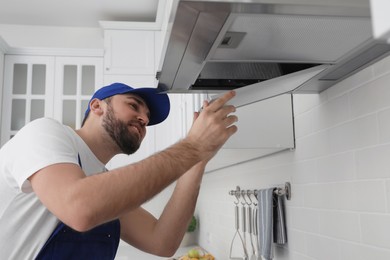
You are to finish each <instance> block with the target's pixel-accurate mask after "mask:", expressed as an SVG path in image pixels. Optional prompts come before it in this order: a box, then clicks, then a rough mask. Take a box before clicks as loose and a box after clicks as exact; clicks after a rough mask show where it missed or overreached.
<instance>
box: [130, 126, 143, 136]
mask: <svg viewBox="0 0 390 260" xmlns="http://www.w3.org/2000/svg"><path fill="white" fill-rule="evenodd" d="M130 127H131V128H133V129H135V130H136V131H137V133H138V135H139V136H140V137H141V136H142V129H141V127H140V126H138V125H135V124H131V125H130Z"/></svg>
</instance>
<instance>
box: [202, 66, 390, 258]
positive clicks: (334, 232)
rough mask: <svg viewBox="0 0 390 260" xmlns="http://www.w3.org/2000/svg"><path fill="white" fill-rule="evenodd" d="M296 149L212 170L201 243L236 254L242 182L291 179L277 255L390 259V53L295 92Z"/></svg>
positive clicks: (258, 184) (261, 184)
mask: <svg viewBox="0 0 390 260" xmlns="http://www.w3.org/2000/svg"><path fill="white" fill-rule="evenodd" d="M294 106H295V107H294V110H295V124H296V129H295V130H296V141H297V147H296V149H295V150H294V151H288V152H283V153H279V154H276V155H273V156H269V157H265V158H262V159H258V160H254V161H251V162H248V163H245V164H241V165H236V166H233V167H229V168H227V169H223V170H220V171H216V172H212V173H210V174H207V175H206V176H205V178H204V181H203V185H202V189H201V193H200V196H199V202H198V206H197V214H198V216H199V218H200V219H199V223H200V239H199V243H200V245H201V246H203V247H204V248H206V249H207V250H209V251H210V252H211V253H213V254H214V255H215V256H216V257H217V259H219V260H226V259H229V249H230V243H231V239H232V238H233V235H234V231H235V229H234V207H233V200H234V198H233V197H232V196H230V195H228V191H229V190H232V189H235V188H236V186H237V185H239V186H241V188H244V189H260V188H266V187H271V186H275V185H278V184H283V183H284V182H286V181H290V182H291V184H292V199H291V200H290V201H287V203H286V215H287V225H288V239H289V242H288V244H287V246H284V247H277V248H276V250H275V259H276V260H285V259H289V260H309V259H310V260H345V259H354V260H363V259H364V260H367V259H376V260H377V259H379V260H388V259H390V58H386V59H384V60H382V61H379V62H378V63H376V64H374V65H372V66H370V67H369V68H366V69H364V70H363V71H361V72H359V73H357V74H355V75H354V76H352V77H350V78H348V79H346V80H344V81H342V82H340V83H339V84H337V86H334V87H332V88H330V89H328V90H326V91H324V92H322V93H321V94H319V95H316V94H314V95H295V96H294Z"/></svg>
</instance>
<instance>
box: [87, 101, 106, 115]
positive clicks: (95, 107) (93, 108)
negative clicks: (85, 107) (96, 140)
mask: <svg viewBox="0 0 390 260" xmlns="http://www.w3.org/2000/svg"><path fill="white" fill-rule="evenodd" d="M102 102H103V101H101V100H100V99H97V98H94V99H93V100H92V101H91V103H90V104H89V106H90V107H89V109H90V112H92V113H94V114H97V115H99V116H100V115H102V114H103V107H102Z"/></svg>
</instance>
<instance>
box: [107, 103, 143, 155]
mask: <svg viewBox="0 0 390 260" xmlns="http://www.w3.org/2000/svg"><path fill="white" fill-rule="evenodd" d="M129 123H131V121H130V122H128V123H125V122H123V121H121V120H120V119H117V118H116V117H115V115H114V111H113V108H112V106H111V105H110V104H108V106H107V113H106V115H105V117H104V118H103V128H104V129H105V130H106V132H107V133H108V134H109V135H110V137H111V138H112V140H114V142H115V143H116V144H117V146H118V147H119V149H120V150H121V151H122V153H125V154H127V155H129V154H133V153H135V152H136V151H137V150H138V149H139V147H140V145H141V140H140V138H139V136H138V134H135V133H132V132H130V131H129V129H128V126H129ZM137 123H138V122H137Z"/></svg>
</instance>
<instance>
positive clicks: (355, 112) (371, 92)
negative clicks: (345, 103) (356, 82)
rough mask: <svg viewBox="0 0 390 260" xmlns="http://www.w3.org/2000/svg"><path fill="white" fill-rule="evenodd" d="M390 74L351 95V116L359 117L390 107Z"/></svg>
mask: <svg viewBox="0 0 390 260" xmlns="http://www.w3.org/2000/svg"><path fill="white" fill-rule="evenodd" d="M389 82H390V74H387V75H385V76H382V77H380V78H377V79H376V80H374V81H372V82H370V83H369V84H366V85H364V86H362V87H360V88H358V89H356V90H354V91H352V92H351V93H350V105H351V114H352V116H353V117H359V116H362V115H365V114H368V113H373V112H376V111H377V110H379V109H383V108H385V107H388V106H389V101H390V88H389V87H388V83H389Z"/></svg>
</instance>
